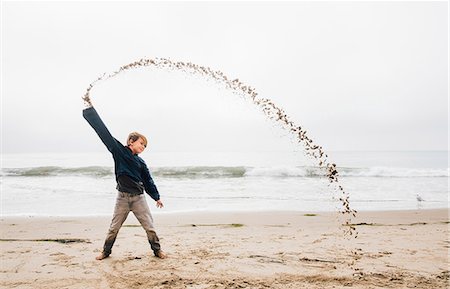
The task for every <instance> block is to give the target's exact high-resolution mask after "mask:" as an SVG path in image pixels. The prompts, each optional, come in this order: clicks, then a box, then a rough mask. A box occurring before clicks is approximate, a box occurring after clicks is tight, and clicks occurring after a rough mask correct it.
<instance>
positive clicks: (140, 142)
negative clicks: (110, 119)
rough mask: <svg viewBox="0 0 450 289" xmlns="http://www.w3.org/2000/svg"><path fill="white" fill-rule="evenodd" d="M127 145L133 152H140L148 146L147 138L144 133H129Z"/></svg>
mask: <svg viewBox="0 0 450 289" xmlns="http://www.w3.org/2000/svg"><path fill="white" fill-rule="evenodd" d="M127 145H128V147H129V148H130V149H131V151H132V152H133V154H140V153H141V152H143V151H144V150H145V148H146V147H147V138H146V137H145V136H143V135H142V134H140V133H138V132H136V131H133V132H132V133H130V134H129V135H128V138H127Z"/></svg>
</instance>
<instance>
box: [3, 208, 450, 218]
mask: <svg viewBox="0 0 450 289" xmlns="http://www.w3.org/2000/svg"><path fill="white" fill-rule="evenodd" d="M150 211H151V213H152V215H153V216H170V215H190V214H192V215H200V214H225V215H226V214H266V213H268V214H269V213H281V214H284V213H286V214H309V213H311V214H323V215H330V214H337V213H338V212H337V211H318V210H299V211H294V210H189V211H172V212H164V211H160V210H159V209H156V208H150ZM420 211H448V212H449V214H450V207H442V208H420V209H392V210H389V209H388V210H358V212H357V215H358V214H366V213H390V212H392V213H401V212H420ZM112 214H113V212H112V211H111V213H110V214H101V215H95V214H92V215H27V214H21V215H3V216H0V220H3V219H12V218H97V217H98V218H108V217H112ZM130 215H132V212H130Z"/></svg>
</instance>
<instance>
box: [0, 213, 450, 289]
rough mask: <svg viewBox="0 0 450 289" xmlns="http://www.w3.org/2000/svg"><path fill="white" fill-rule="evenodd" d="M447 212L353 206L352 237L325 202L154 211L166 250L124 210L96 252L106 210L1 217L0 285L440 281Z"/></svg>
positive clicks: (445, 277) (442, 284)
mask: <svg viewBox="0 0 450 289" xmlns="http://www.w3.org/2000/svg"><path fill="white" fill-rule="evenodd" d="M448 213H449V211H448V209H432V210H420V209H419V210H403V211H373V212H371V211H364V212H360V213H358V214H357V217H356V218H355V219H353V220H352V223H353V224H355V227H356V229H357V232H358V237H357V238H353V237H348V236H347V237H346V236H344V234H343V232H344V231H345V226H342V225H341V224H342V223H341V219H340V218H339V217H338V216H337V214H336V213H333V212H317V213H315V212H298V211H297V212H287V211H274V212H270V211H263V212H191V213H171V214H157V215H155V216H154V219H155V226H156V228H157V232H158V234H159V237H160V239H161V243H162V246H163V249H164V251H165V252H166V253H167V254H168V256H169V258H168V259H158V258H156V257H154V256H153V254H152V252H151V250H150V246H149V244H148V243H147V240H146V237H145V232H144V230H143V229H142V228H141V227H140V225H139V223H138V222H137V220H136V218H135V217H134V216H133V215H132V214H130V215H129V217H128V219H127V221H126V222H125V224H124V226H123V227H122V229H121V231H120V232H119V235H118V238H117V241H116V244H115V245H114V247H113V253H112V255H111V256H110V257H109V258H107V259H105V260H103V261H97V260H95V256H96V255H98V254H99V253H100V250H101V248H102V245H103V240H104V237H105V235H106V231H107V229H108V227H109V223H110V217H106V216H100V217H94V216H89V217H57V216H53V217H37V216H34V217H33V216H28V217H27V216H22V217H13V216H10V217H2V219H1V222H0V230H1V242H0V244H1V272H0V274H1V279H0V287H1V288H46V289H48V288H386V287H388V288H448V285H449V259H448V257H449V254H448V252H449V251H448V249H449V245H450V243H449V238H448V224H449V215H448ZM343 227H344V228H343Z"/></svg>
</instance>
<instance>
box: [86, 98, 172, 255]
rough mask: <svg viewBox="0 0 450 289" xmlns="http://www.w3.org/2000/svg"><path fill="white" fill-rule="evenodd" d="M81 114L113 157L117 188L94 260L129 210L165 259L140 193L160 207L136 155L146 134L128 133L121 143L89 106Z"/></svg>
mask: <svg viewBox="0 0 450 289" xmlns="http://www.w3.org/2000/svg"><path fill="white" fill-rule="evenodd" d="M83 117H84V118H85V119H86V120H87V121H88V123H89V124H90V125H91V126H92V128H93V129H94V130H95V132H96V133H97V134H98V136H99V137H100V139H101V140H102V142H103V143H104V144H105V146H106V148H107V149H108V150H109V151H110V152H111V154H112V156H113V159H114V171H115V175H116V181H117V187H116V189H117V191H118V192H117V193H118V194H117V199H116V205H115V208H114V215H113V218H112V221H111V225H110V227H109V231H108V234H107V236H106V240H105V243H104V245H103V251H102V253H101V254H100V255H99V256H97V257H96V259H97V260H102V259H105V258H107V257H109V255H110V254H111V249H112V246H113V245H114V241H115V240H116V237H117V233H118V232H119V230H120V228H121V227H122V224H123V222H125V220H126V218H127V216H128V213H129V212H130V211H131V212H133V214H134V215H135V216H136V218H137V219H138V221H139V223H140V224H141V225H142V227H143V228H144V230H145V232H146V233H147V239H148V242H149V243H150V247H151V249H152V250H153V253H154V255H155V256H156V257H159V258H162V259H164V258H166V257H167V255H166V254H165V253H164V252H163V251H162V250H161V245H160V243H159V238H158V236H157V235H156V232H155V228H154V227H153V218H152V215H151V213H150V209H149V207H148V204H147V201H146V200H145V196H144V194H143V193H144V190H145V192H146V193H147V194H149V195H150V197H151V198H152V199H154V200H155V201H156V206H157V207H158V208H162V207H163V206H164V205H163V203H162V201H161V199H160V196H159V192H158V189H157V188H156V185H155V183H154V182H153V179H152V177H151V175H150V172H149V170H148V167H147V165H146V164H145V162H144V160H143V159H141V158H140V157H139V156H138V154H140V153H142V152H143V151H144V150H145V148H146V147H147V139H146V137H145V136H143V135H141V134H139V133H137V132H132V133H130V135H129V136H128V138H127V145H126V146H124V145H122V144H121V143H120V142H119V141H118V140H116V139H115V138H114V137H113V136H112V135H111V134H110V132H109V131H108V129H107V128H106V126H105V124H104V123H103V121H102V120H101V118H100V116H99V115H98V113H97V111H96V110H95V108H94V107H93V106H90V107H88V108H86V109H84V110H83Z"/></svg>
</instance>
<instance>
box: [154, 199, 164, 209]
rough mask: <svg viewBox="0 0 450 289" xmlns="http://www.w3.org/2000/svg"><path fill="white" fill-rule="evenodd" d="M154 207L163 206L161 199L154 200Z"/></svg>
mask: <svg viewBox="0 0 450 289" xmlns="http://www.w3.org/2000/svg"><path fill="white" fill-rule="evenodd" d="M156 207H157V208H163V207H164V204H163V202H162V201H161V200H157V201H156Z"/></svg>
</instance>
